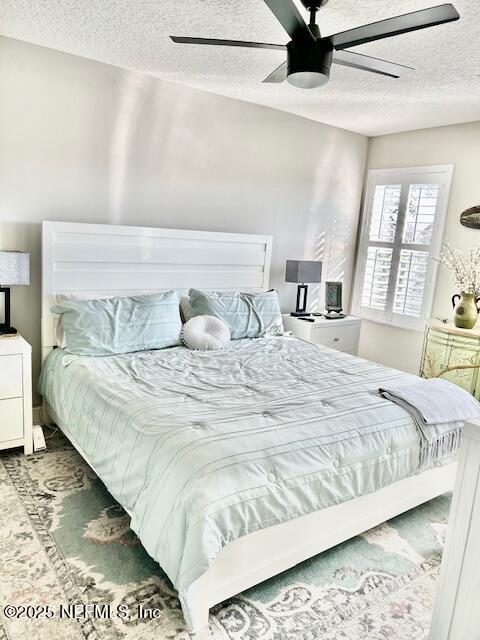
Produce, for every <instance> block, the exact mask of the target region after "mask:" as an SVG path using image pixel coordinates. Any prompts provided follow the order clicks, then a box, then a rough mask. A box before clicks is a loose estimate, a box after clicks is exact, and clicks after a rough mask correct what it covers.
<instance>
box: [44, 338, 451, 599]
mask: <svg viewBox="0 0 480 640" xmlns="http://www.w3.org/2000/svg"><path fill="white" fill-rule="evenodd" d="M412 378H413V376H410V375H408V374H405V373H401V372H399V371H396V370H394V369H388V368H385V367H383V366H381V365H379V364H375V363H373V362H369V361H366V360H362V359H360V358H357V357H354V356H350V355H348V354H344V353H341V352H339V351H334V350H332V349H329V348H327V347H323V346H319V345H313V344H310V343H307V342H304V341H301V340H298V339H296V338H292V337H287V336H282V337H270V338H258V339H244V340H237V341H235V342H232V343H231V344H230V346H229V348H228V349H227V350H225V351H216V352H199V351H191V350H189V349H187V348H185V347H172V348H168V349H162V350H159V351H143V352H139V353H133V354H123V355H115V356H106V357H80V356H72V355H68V354H66V353H65V352H64V351H63V350H61V349H57V350H55V351H53V352H52V353H51V354H50V355H49V357H48V358H47V360H46V362H45V364H44V367H43V371H42V375H41V379H40V385H39V389H40V392H41V394H42V395H43V396H44V398H45V399H46V400H47V402H48V403H49V405H50V406H51V407H52V408H53V410H54V411H55V413H56V415H57V416H58V419H59V421H60V423H61V424H62V425H63V427H64V429H65V431H66V434H67V436H68V435H70V436H71V437H72V438H73V439H74V440H75V441H76V442H77V443H78V445H79V446H80V447H81V449H82V450H83V451H84V453H85V454H86V455H87V457H88V458H89V460H90V462H91V464H92V465H93V466H94V467H95V469H96V471H97V473H98V474H99V475H100V477H101V479H102V480H103V482H104V483H105V485H106V486H107V488H108V489H109V491H110V492H111V493H112V495H113V496H114V497H115V498H116V499H117V500H118V502H120V503H121V504H122V505H123V506H124V507H125V508H126V509H127V510H128V511H129V512H130V513H131V514H132V521H131V527H132V529H133V530H134V531H135V532H136V533H137V534H138V536H139V537H140V539H141V541H142V543H143V545H144V547H145V548H146V550H147V551H148V553H149V554H150V555H151V556H152V557H153V558H155V559H156V560H157V561H158V562H159V564H160V565H161V567H162V568H163V569H164V571H165V572H166V573H167V574H168V576H169V578H170V579H171V581H172V583H173V584H174V586H175V587H176V588H177V589H178V590H179V591H180V592H182V591H185V590H186V589H187V588H188V587H189V585H191V584H192V582H194V581H195V579H197V578H198V577H199V576H200V575H201V574H202V573H203V572H204V571H205V570H206V569H207V568H208V566H209V565H210V563H211V562H212V560H213V559H214V558H215V557H216V555H217V554H218V552H219V551H220V549H221V548H222V547H223V546H224V545H226V544H227V543H228V542H230V541H232V540H234V539H236V538H238V537H240V536H243V535H245V534H248V533H250V532H253V531H256V530H258V529H261V528H265V527H268V526H270V525H274V524H278V523H282V522H285V521H287V520H290V519H291V518H295V517H298V516H302V515H305V514H307V513H310V512H311V511H314V510H317V509H321V508H324V507H328V506H330V505H333V504H336V503H339V502H342V501H345V500H349V499H351V498H354V497H356V496H359V495H362V494H365V493H368V492H371V491H375V490H376V489H379V488H381V487H384V486H386V485H388V484H389V483H392V482H395V481H397V480H400V479H402V478H405V477H407V476H409V475H412V474H416V473H418V472H420V471H421V470H423V469H422V468H421V463H420V438H419V434H418V433H417V430H416V427H415V425H414V423H413V421H412V419H411V418H410V417H409V416H408V415H407V414H406V412H404V411H403V410H402V409H401V408H399V407H398V406H396V405H394V404H393V403H391V402H390V401H388V400H385V399H384V398H381V397H380V396H379V395H378V393H377V390H378V387H379V386H382V385H386V384H387V383H388V384H391V383H393V382H404V383H407V382H409V381H411V380H412ZM438 463H439V461H438V460H437V461H435V464H438Z"/></svg>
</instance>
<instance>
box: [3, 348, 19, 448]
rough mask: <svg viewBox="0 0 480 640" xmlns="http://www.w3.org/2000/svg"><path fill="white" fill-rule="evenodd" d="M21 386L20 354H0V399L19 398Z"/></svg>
mask: <svg viewBox="0 0 480 640" xmlns="http://www.w3.org/2000/svg"><path fill="white" fill-rule="evenodd" d="M22 387H23V385H22V356H21V355H19V354H15V355H8V356H2V355H0V400H3V399H4V398H19V397H20V396H22V395H23V388H22ZM0 437H1V436H0Z"/></svg>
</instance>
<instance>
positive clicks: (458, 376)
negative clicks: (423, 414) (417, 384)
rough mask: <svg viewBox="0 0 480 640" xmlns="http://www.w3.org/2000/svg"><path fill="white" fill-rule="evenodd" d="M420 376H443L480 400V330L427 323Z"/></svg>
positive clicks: (436, 321) (439, 323) (432, 321)
mask: <svg viewBox="0 0 480 640" xmlns="http://www.w3.org/2000/svg"><path fill="white" fill-rule="evenodd" d="M420 375H421V376H422V377H423V378H439V377H442V378H443V379H445V380H449V381H450V382H454V383H455V384H458V385H459V386H461V387H463V388H464V389H466V390H467V391H468V392H469V393H471V394H472V395H474V396H475V397H476V398H478V399H480V328H474V329H459V328H457V327H455V326H454V325H453V324H450V323H446V324H445V323H443V322H440V321H439V320H429V321H428V322H427V324H426V328H425V339H424V343H423V352H422V361H421V365H420Z"/></svg>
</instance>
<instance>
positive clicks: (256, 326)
mask: <svg viewBox="0 0 480 640" xmlns="http://www.w3.org/2000/svg"><path fill="white" fill-rule="evenodd" d="M189 297H190V305H191V307H192V317H195V316H202V315H205V316H215V317H216V318H220V320H223V321H224V322H225V323H226V324H227V325H228V327H229V328H230V333H231V336H232V340H238V339H239V338H260V337H262V336H278V335H281V334H282V333H283V322H282V314H281V311H280V304H279V301H278V294H277V292H276V291H275V290H271V291H264V292H262V293H241V292H240V291H208V292H207V291H200V290H199V289H190V291H189Z"/></svg>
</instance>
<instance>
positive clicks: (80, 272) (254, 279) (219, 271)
mask: <svg viewBox="0 0 480 640" xmlns="http://www.w3.org/2000/svg"><path fill="white" fill-rule="evenodd" d="M271 253H272V237H271V236H266V235H253V234H240V233H216V232H211V231H185V230H181V229H156V228H152V227H128V226H120V225H107V224H83V223H72V222H43V229H42V357H45V356H46V355H47V354H48V353H49V352H50V351H51V350H52V348H53V347H54V346H55V344H56V342H55V328H56V322H57V319H56V317H55V316H54V315H53V314H52V313H51V311H50V307H51V306H52V305H53V304H54V303H55V300H56V298H55V296H56V294H57V293H92V294H104V295H112V294H113V295H115V294H118V295H128V294H134V293H146V292H149V291H161V290H166V289H188V288H190V287H196V288H202V289H240V290H242V291H252V292H255V291H262V290H265V289H268V278H269V272H270V258H271Z"/></svg>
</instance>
